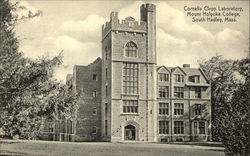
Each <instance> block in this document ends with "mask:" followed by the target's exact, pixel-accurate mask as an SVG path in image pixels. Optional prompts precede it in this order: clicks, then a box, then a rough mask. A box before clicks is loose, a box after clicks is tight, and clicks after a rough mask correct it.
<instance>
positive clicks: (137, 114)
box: [120, 113, 140, 116]
mask: <svg viewBox="0 0 250 156" xmlns="http://www.w3.org/2000/svg"><path fill="white" fill-rule="evenodd" d="M120 115H121V116H125V115H131V116H132V115H134V116H139V115H140V114H139V113H121V114H120Z"/></svg>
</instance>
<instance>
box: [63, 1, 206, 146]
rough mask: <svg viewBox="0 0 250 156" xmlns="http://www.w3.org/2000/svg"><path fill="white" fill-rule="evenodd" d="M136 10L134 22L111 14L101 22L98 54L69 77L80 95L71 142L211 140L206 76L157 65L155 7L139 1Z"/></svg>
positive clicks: (188, 70) (192, 69) (198, 69)
mask: <svg viewBox="0 0 250 156" xmlns="http://www.w3.org/2000/svg"><path fill="white" fill-rule="evenodd" d="M140 13H141V18H140V22H138V21H135V19H134V18H133V17H127V18H125V19H124V20H122V21H120V20H119V18H118V13H117V12H112V13H111V15H110V21H108V22H106V24H105V25H103V26H102V40H101V42H102V58H97V59H96V60H95V61H94V62H93V63H91V64H89V65H87V66H78V65H76V66H75V67H74V70H73V75H72V76H71V77H70V76H68V78H67V81H68V82H67V83H69V84H71V85H72V88H73V89H74V90H75V91H81V93H82V96H81V98H80V99H79V110H78V119H77V121H76V122H75V124H74V129H73V130H71V132H74V140H75V141H86V140H106V141H127V140H129V141H131V140H134V141H148V142H159V141H207V140H210V137H211V136H210V130H209V129H210V128H209V127H210V126H209V125H210V123H211V118H210V115H211V108H210V106H211V101H210V98H211V97H210V92H211V90H210V89H211V87H210V83H209V81H208V79H207V77H206V75H205V74H204V72H203V71H202V69H200V68H190V65H188V64H184V65H183V67H182V68H181V67H166V66H157V59H156V58H157V53H156V7H155V5H153V4H143V5H142V6H141V8H140ZM166 52H167V49H166ZM177 59H178V58H177ZM166 60H167V59H166ZM166 64H167V62H166Z"/></svg>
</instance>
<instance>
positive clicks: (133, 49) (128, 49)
mask: <svg viewBox="0 0 250 156" xmlns="http://www.w3.org/2000/svg"><path fill="white" fill-rule="evenodd" d="M125 56H126V57H137V46H136V44H135V43H134V42H129V43H127V44H126V46H125Z"/></svg>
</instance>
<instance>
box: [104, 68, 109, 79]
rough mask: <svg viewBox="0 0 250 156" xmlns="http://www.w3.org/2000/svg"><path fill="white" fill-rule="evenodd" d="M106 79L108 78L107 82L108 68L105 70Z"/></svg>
mask: <svg viewBox="0 0 250 156" xmlns="http://www.w3.org/2000/svg"><path fill="white" fill-rule="evenodd" d="M105 78H106V80H107V79H108V69H107V68H105Z"/></svg>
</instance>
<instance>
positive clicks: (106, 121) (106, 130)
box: [104, 120, 108, 136]
mask: <svg viewBox="0 0 250 156" xmlns="http://www.w3.org/2000/svg"><path fill="white" fill-rule="evenodd" d="M104 124H105V126H104V127H105V136H108V120H105V123H104Z"/></svg>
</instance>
